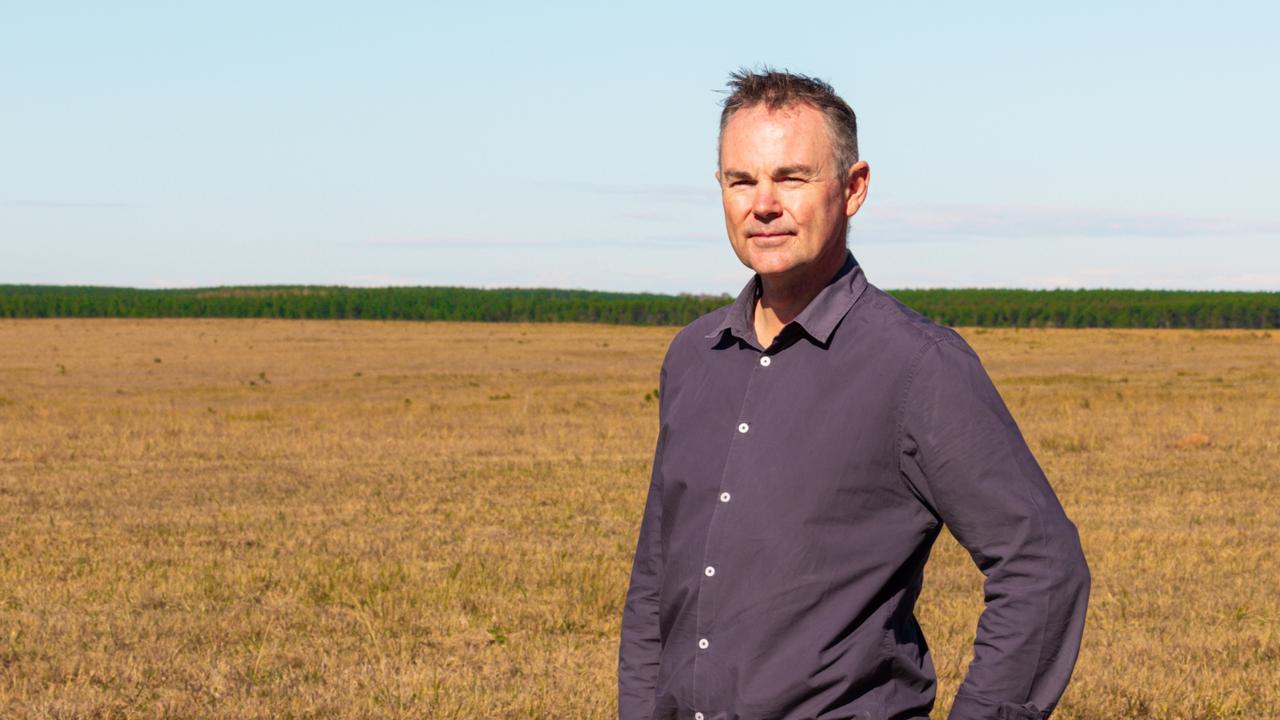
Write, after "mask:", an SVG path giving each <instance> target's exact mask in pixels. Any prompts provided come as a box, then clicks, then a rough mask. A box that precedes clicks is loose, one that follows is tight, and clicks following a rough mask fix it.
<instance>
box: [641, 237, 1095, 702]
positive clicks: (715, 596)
mask: <svg viewBox="0 0 1280 720" xmlns="http://www.w3.org/2000/svg"><path fill="white" fill-rule="evenodd" d="M758 292H759V275H756V276H755V277H753V278H752V279H751V281H750V282H749V283H748V284H747V285H746V287H744V288H743V290H742V292H741V294H739V295H738V298H737V300H735V301H734V302H733V303H732V304H731V305H728V306H725V307H722V308H719V309H717V310H714V311H712V312H710V313H708V314H706V315H703V316H702V317H700V318H698V319H697V320H695V321H694V322H692V323H691V324H689V325H688V326H686V327H684V328H683V329H682V330H680V332H679V333H677V334H676V336H675V338H674V339H673V340H672V341H671V345H670V347H669V348H668V350H667V354H666V357H665V359H664V360H663V363H662V370H661V372H660V374H659V393H660V395H659V431H658V440H657V449H656V452H655V456H654V462H653V473H652V477H651V480H650V484H649V492H648V500H647V502H646V504H645V509H644V517H643V520H642V521H641V524H640V533H639V540H638V542H637V544H636V554H635V561H634V565H633V568H632V573H631V584H630V588H629V589H628V591H627V597H626V606H625V610H624V611H623V616H622V637H621V644H620V650H619V663H618V705H619V714H620V717H621V718H622V719H623V720H638V719H640V718H645V719H648V718H692V719H694V720H730V719H733V718H779V719H785V720H799V719H800V718H865V719H873V718H874V719H879V718H886V719H887V718H916V717H927V716H928V713H929V710H930V708H931V707H932V706H933V701H934V685H935V674H934V669H933V664H932V661H931V658H930V655H929V651H928V646H927V645H926V644H925V639H924V636H923V635H922V633H921V631H920V626H919V625H918V624H917V623H916V620H915V617H914V616H913V614H912V608H913V606H914V604H915V601H916V598H917V596H918V595H919V593H920V588H921V583H922V582H923V570H924V565H925V561H926V560H927V559H928V557H929V550H930V547H931V546H932V545H933V541H934V539H935V538H936V537H937V536H938V532H939V529H940V528H941V527H942V525H943V523H945V524H946V525H947V526H948V527H949V528H950V530H951V532H952V534H953V535H955V537H956V538H957V539H958V540H959V541H960V543H961V544H963V545H964V547H965V548H966V549H968V551H969V553H970V554H971V555H972V556H973V560H974V562H976V563H977V565H978V567H979V568H980V569H981V570H982V572H983V574H984V575H985V576H986V580H985V583H984V591H985V596H986V609H985V610H984V611H983V613H982V615H981V617H980V618H979V621H978V634H977V641H976V643H975V649H974V650H975V654H974V659H973V662H972V664H971V665H970V666H969V670H968V675H967V676H966V677H965V679H964V682H963V684H962V685H961V686H960V689H959V693H958V694H957V696H956V698H955V703H954V705H953V709H952V712H951V716H950V717H951V718H953V719H959V718H964V719H966V720H967V719H968V718H1019V719H1021V718H1042V717H1046V716H1047V715H1048V713H1049V712H1050V711H1051V710H1052V709H1053V707H1054V705H1055V704H1056V703H1057V701H1058V698H1059V696H1061V694H1062V691H1063V689H1064V688H1065V687H1066V684H1067V680H1068V679H1069V677H1070V675H1071V669H1072V667H1073V666H1074V664H1075V660H1076V654H1077V651H1078V650H1079V647H1080V637H1081V633H1082V631H1083V628H1084V618H1085V605H1086V602H1087V599H1088V592H1089V571H1088V568H1087V567H1086V565H1085V560H1084V556H1083V554H1082V552H1081V549H1080V541H1079V537H1078V535H1077V533H1076V529H1075V526H1074V525H1073V524H1072V523H1071V521H1070V520H1068V519H1067V516H1066V515H1065V514H1064V513H1063V510H1062V506H1061V505H1060V504H1059V502H1058V499H1057V497H1056V496H1055V495H1054V493H1053V490H1052V489H1051V488H1050V487H1049V483H1048V481H1047V480H1046V479H1045V476H1044V474H1043V473H1042V472H1041V470H1040V467H1039V465H1038V464H1037V463H1036V460H1035V458H1034V457H1032V455H1031V452H1030V450H1028V448H1027V445H1026V443H1025V442H1024V441H1023V438H1022V435H1021V433H1020V432H1019V431H1018V427H1017V425H1016V424H1015V423H1014V421H1013V418H1012V417H1011V416H1010V415H1009V412H1008V410H1007V409H1006V407H1005V405H1004V403H1003V402H1002V401H1001V399H1000V396H999V394H998V393H997V392H996V389H995V387H994V386H992V384H991V381H990V379H989V378H988V376H987V373H986V371H985V370H984V369H983V367H982V364H981V362H980V361H979V359H978V356H977V355H976V354H975V353H974V352H973V350H972V349H970V348H969V346H968V344H967V343H965V341H964V340H963V339H962V338H961V337H960V336H959V335H958V334H957V333H956V332H955V331H953V330H951V329H949V328H945V327H940V326H938V325H935V324H934V323H932V322H930V321H929V320H928V319H926V318H924V317H922V316H921V315H919V314H917V313H916V312H914V311H912V310H910V309H908V308H907V307H905V306H903V305H902V304H901V303H899V302H898V301H897V300H895V299H894V298H893V297H891V296H890V295H888V294H886V293H885V292H883V291H881V290H880V289H878V288H876V287H875V286H874V285H870V284H869V283H868V282H867V281H866V278H865V276H864V275H863V272H862V268H861V266H860V265H859V264H858V263H857V261H856V260H854V257H853V255H852V254H851V253H850V254H847V256H846V258H845V264H844V266H843V267H842V268H841V270H840V272H839V273H837V274H836V276H835V277H834V278H832V281H831V282H830V284H829V285H827V286H826V287H825V288H824V289H823V290H822V291H821V292H820V293H819V294H818V295H817V296H816V297H815V298H814V299H813V300H812V301H811V302H810V303H809V305H808V306H807V307H805V309H804V311H802V312H801V313H800V315H799V316H797V317H796V318H795V319H794V320H793V321H792V322H790V323H788V324H787V325H786V326H785V327H783V329H782V331H781V332H780V333H779V335H778V337H777V338H776V339H775V340H774V341H773V343H772V344H771V345H770V346H769V347H768V348H761V347H760V346H759V342H758V341H757V339H756V335H755V330H754V327H753V322H752V316H753V312H754V304H755V299H756V297H757V293H758Z"/></svg>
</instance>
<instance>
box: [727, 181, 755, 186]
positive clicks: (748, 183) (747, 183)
mask: <svg viewBox="0 0 1280 720" xmlns="http://www.w3.org/2000/svg"><path fill="white" fill-rule="evenodd" d="M750 184H751V181H750V180H734V181H733V182H731V183H729V187H738V186H740V185H750Z"/></svg>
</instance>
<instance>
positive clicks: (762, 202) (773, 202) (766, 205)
mask: <svg viewBox="0 0 1280 720" xmlns="http://www.w3.org/2000/svg"><path fill="white" fill-rule="evenodd" d="M773 189H774V188H773V183H771V182H769V181H768V180H765V181H764V182H761V183H757V184H756V194H755V197H754V198H753V199H752V203H751V212H752V213H754V214H755V216H756V217H758V218H760V219H762V220H763V219H772V218H775V217H777V216H778V215H781V214H782V206H781V205H779V204H778V196H777V195H776V194H775V193H774V192H773Z"/></svg>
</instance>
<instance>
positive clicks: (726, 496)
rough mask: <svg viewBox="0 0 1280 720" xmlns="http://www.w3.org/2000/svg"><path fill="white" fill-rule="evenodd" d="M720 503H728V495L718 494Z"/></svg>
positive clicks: (725, 493)
mask: <svg viewBox="0 0 1280 720" xmlns="http://www.w3.org/2000/svg"><path fill="white" fill-rule="evenodd" d="M720 502H729V493H727V492H722V493H720Z"/></svg>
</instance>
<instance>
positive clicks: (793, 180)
mask: <svg viewBox="0 0 1280 720" xmlns="http://www.w3.org/2000/svg"><path fill="white" fill-rule="evenodd" d="M778 182H782V183H786V184H788V185H796V184H798V183H802V182H804V178H798V177H784V178H782V179H781V180H779V181H778Z"/></svg>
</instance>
